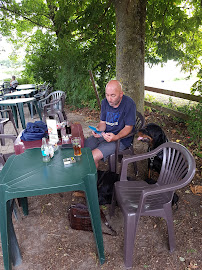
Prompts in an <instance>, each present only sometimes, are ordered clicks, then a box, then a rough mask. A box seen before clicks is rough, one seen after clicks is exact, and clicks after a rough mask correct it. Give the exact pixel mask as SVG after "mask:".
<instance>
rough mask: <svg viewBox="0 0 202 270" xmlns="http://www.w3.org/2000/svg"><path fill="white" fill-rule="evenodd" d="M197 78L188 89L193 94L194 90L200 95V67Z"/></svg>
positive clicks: (201, 87)
mask: <svg viewBox="0 0 202 270" xmlns="http://www.w3.org/2000/svg"><path fill="white" fill-rule="evenodd" d="M198 78H199V79H198V80H197V81H196V82H195V83H194V84H193V85H192V87H191V89H190V91H191V93H192V94H195V93H196V92H198V93H199V95H200V96H202V68H201V69H200V71H199V73H198Z"/></svg>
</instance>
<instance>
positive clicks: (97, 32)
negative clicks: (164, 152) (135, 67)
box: [0, 0, 202, 107]
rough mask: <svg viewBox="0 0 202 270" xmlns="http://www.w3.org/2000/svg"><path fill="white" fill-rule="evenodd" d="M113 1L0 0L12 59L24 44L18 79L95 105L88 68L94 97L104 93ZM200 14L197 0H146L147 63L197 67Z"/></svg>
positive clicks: (111, 60)
mask: <svg viewBox="0 0 202 270" xmlns="http://www.w3.org/2000/svg"><path fill="white" fill-rule="evenodd" d="M113 2H114V1H111V0H105V1H104V0H93V1H87V0H75V1H71V0H66V1H63V0H46V1H44V0H35V1H33V0H21V1H20V0H19V1H17V0H12V1H8V0H4V1H3V0H2V1H1V5H0V26H1V33H2V35H4V36H9V37H10V39H11V40H12V42H13V44H15V48H16V52H15V54H13V59H14V60H15V59H17V58H16V57H17V49H18V48H19V47H20V46H22V45H25V44H26V45H27V49H26V52H27V55H26V58H25V63H24V65H25V71H24V72H23V75H22V79H23V80H25V81H27V80H30V81H31V82H36V83H40V82H44V81H46V82H50V83H51V84H52V85H53V86H54V87H55V88H57V89H64V90H65V91H66V92H67V94H68V97H67V101H68V103H70V104H75V105H79V106H84V105H86V104H88V105H89V106H90V107H94V106H96V99H95V94H94V92H93V88H92V84H91V82H90V80H89V73H88V70H92V71H93V74H94V78H95V80H96V85H97V87H98V92H99V95H100V99H102V98H103V97H104V90H105V85H106V83H107V82H108V81H109V80H110V79H111V78H114V77H115V67H116V30H115V25H116V17H115V10H114V5H113ZM121 3H122V2H120V4H121ZM123 8H125V7H123ZM201 20H202V8H201V0H188V1H182V0H175V1H174V0H171V1H163V0H148V3H147V20H146V33H145V38H146V42H145V44H146V45H145V49H146V52H145V60H146V62H148V63H150V64H151V65H153V64H156V63H159V62H161V63H163V62H166V61H167V60H169V59H174V60H176V61H178V62H179V63H181V64H182V67H183V69H185V70H186V71H187V70H189V71H190V72H191V71H192V70H194V69H195V70H199V69H200V67H201V66H200V59H201V54H202V53H201V47H202V30H201V24H202V23H201ZM143 23H144V22H143ZM137 38H138V37H137ZM143 42H144V41H143ZM131 61H132V60H131ZM129 64H130V63H129ZM193 87H195V86H193ZM196 87H197V89H199V90H200V89H201V88H200V87H201V86H196ZM192 91H193V92H194V91H195V90H194V88H193V90H192ZM200 91H201V90H200ZM171 105H172V103H170V106H171Z"/></svg>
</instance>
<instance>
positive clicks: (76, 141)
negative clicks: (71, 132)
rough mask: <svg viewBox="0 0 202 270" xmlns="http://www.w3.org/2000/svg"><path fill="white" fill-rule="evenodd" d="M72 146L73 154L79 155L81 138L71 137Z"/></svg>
mask: <svg viewBox="0 0 202 270" xmlns="http://www.w3.org/2000/svg"><path fill="white" fill-rule="evenodd" d="M71 141H72V146H73V149H74V155H75V156H81V155H82V154H81V138H80V137H73V138H72V140H71Z"/></svg>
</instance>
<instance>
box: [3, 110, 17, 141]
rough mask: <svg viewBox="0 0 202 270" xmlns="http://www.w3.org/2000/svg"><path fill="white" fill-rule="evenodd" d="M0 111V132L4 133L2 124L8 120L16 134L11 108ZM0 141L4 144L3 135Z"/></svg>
mask: <svg viewBox="0 0 202 270" xmlns="http://www.w3.org/2000/svg"><path fill="white" fill-rule="evenodd" d="M0 113H1V117H0V134H4V126H5V124H7V123H8V122H9V121H11V122H12V124H13V126H14V129H15V131H16V133H17V135H18V130H17V128H16V125H15V122H14V119H13V114H12V111H11V109H5V110H0ZM6 114H7V116H6ZM0 141H1V145H5V139H4V138H3V137H2V138H1V139H0Z"/></svg>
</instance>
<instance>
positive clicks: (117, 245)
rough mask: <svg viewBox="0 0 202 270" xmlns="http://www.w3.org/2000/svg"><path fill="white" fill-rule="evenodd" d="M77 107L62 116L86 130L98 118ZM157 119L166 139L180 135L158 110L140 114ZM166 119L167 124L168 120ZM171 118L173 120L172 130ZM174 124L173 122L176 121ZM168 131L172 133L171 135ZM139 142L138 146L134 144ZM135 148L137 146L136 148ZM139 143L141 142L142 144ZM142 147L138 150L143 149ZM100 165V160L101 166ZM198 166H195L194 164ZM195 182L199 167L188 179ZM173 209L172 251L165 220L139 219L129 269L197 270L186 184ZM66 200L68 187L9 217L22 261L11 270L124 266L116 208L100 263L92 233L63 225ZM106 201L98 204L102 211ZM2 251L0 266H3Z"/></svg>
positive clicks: (196, 232)
mask: <svg viewBox="0 0 202 270" xmlns="http://www.w3.org/2000/svg"><path fill="white" fill-rule="evenodd" d="M91 116H92V114H91V113H90V114H87V115H86V114H84V113H83V112H82V111H78V112H70V111H68V118H69V120H70V121H73V122H80V123H81V124H82V126H83V130H84V134H85V136H88V135H90V130H89V129H88V125H95V124H96V123H97V122H98V121H99V118H96V120H95V118H93V117H91ZM155 120H157V121H158V122H159V123H160V124H161V125H162V126H163V127H164V128H165V132H166V134H167V135H169V138H170V139H171V137H172V140H176V139H181V137H180V136H182V137H185V136H186V132H185V131H184V132H182V128H184V127H182V126H181V127H180V129H181V133H182V134H181V135H180V134H178V133H172V132H171V130H172V129H173V126H172V123H171V122H169V121H170V120H169V119H167V118H165V117H162V116H161V115H158V114H154V115H152V116H151V115H146V121H148V122H154V121H155ZM169 123H170V124H169ZM176 125H177V124H176V123H175V124H174V126H175V129H177V128H176ZM178 127H179V124H178ZM171 135H172V136H171ZM141 147H143V146H140V148H141ZM140 148H139V150H140ZM143 148H144V147H143ZM143 148H142V149H143ZM103 166H105V164H104V165H103ZM199 166H201V165H198V168H200V167H199ZM199 183H200V171H197V174H196V176H195V178H194V181H193V183H192V184H199ZM178 194H179V196H180V201H179V205H178V210H175V211H173V218H174V224H175V235H176V251H175V252H173V253H172V254H170V252H169V250H168V237H167V229H166V223H165V221H164V220H162V219H159V218H155V217H152V218H150V217H144V218H141V220H140V223H139V227H138V234H137V239H136V243H135V250H134V263H133V265H134V266H133V268H132V269H135V270H141V269H142V270H143V269H150V270H162V269H166V270H185V269H186V270H192V269H202V264H201V257H202V256H201V255H202V254H201V245H200V244H201V243H200V238H201V231H200V211H201V208H200V202H201V196H198V195H194V194H193V193H192V192H191V190H190V187H189V186H187V187H185V188H184V189H181V190H180V191H178ZM71 201H72V195H71V192H67V193H63V194H54V195H45V196H36V197H31V198H29V215H28V216H26V217H25V216H23V214H22V213H21V215H20V219H19V220H18V221H16V220H15V219H14V226H15V230H16V234H17V238H18V241H19V245H20V249H21V252H22V257H23V263H22V264H21V265H20V266H18V267H13V269H15V270H48V269H49V270H50V269H51V270H76V269H78V270H96V269H99V270H100V269H102V270H120V269H122V270H124V269H125V267H124V263H123V241H124V230H123V217H122V214H121V212H120V209H119V208H118V207H117V208H116V212H115V216H114V217H113V218H112V219H111V220H110V223H111V224H112V225H113V227H114V229H115V230H116V231H117V233H118V236H109V235H105V234H104V235H103V239H104V247H105V256H106V262H105V263H104V264H103V265H102V266H100V265H99V261H98V257H97V253H96V248H95V242H94V237H93V233H92V232H83V231H75V230H72V229H71V228H70V227H69V221H68V217H67V209H68V207H69V205H70V203H71ZM108 208H109V206H108V205H106V206H105V207H104V211H105V213H106V214H107V213H108ZM2 261H3V260H2V255H1V257H0V270H3V262H2Z"/></svg>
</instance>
